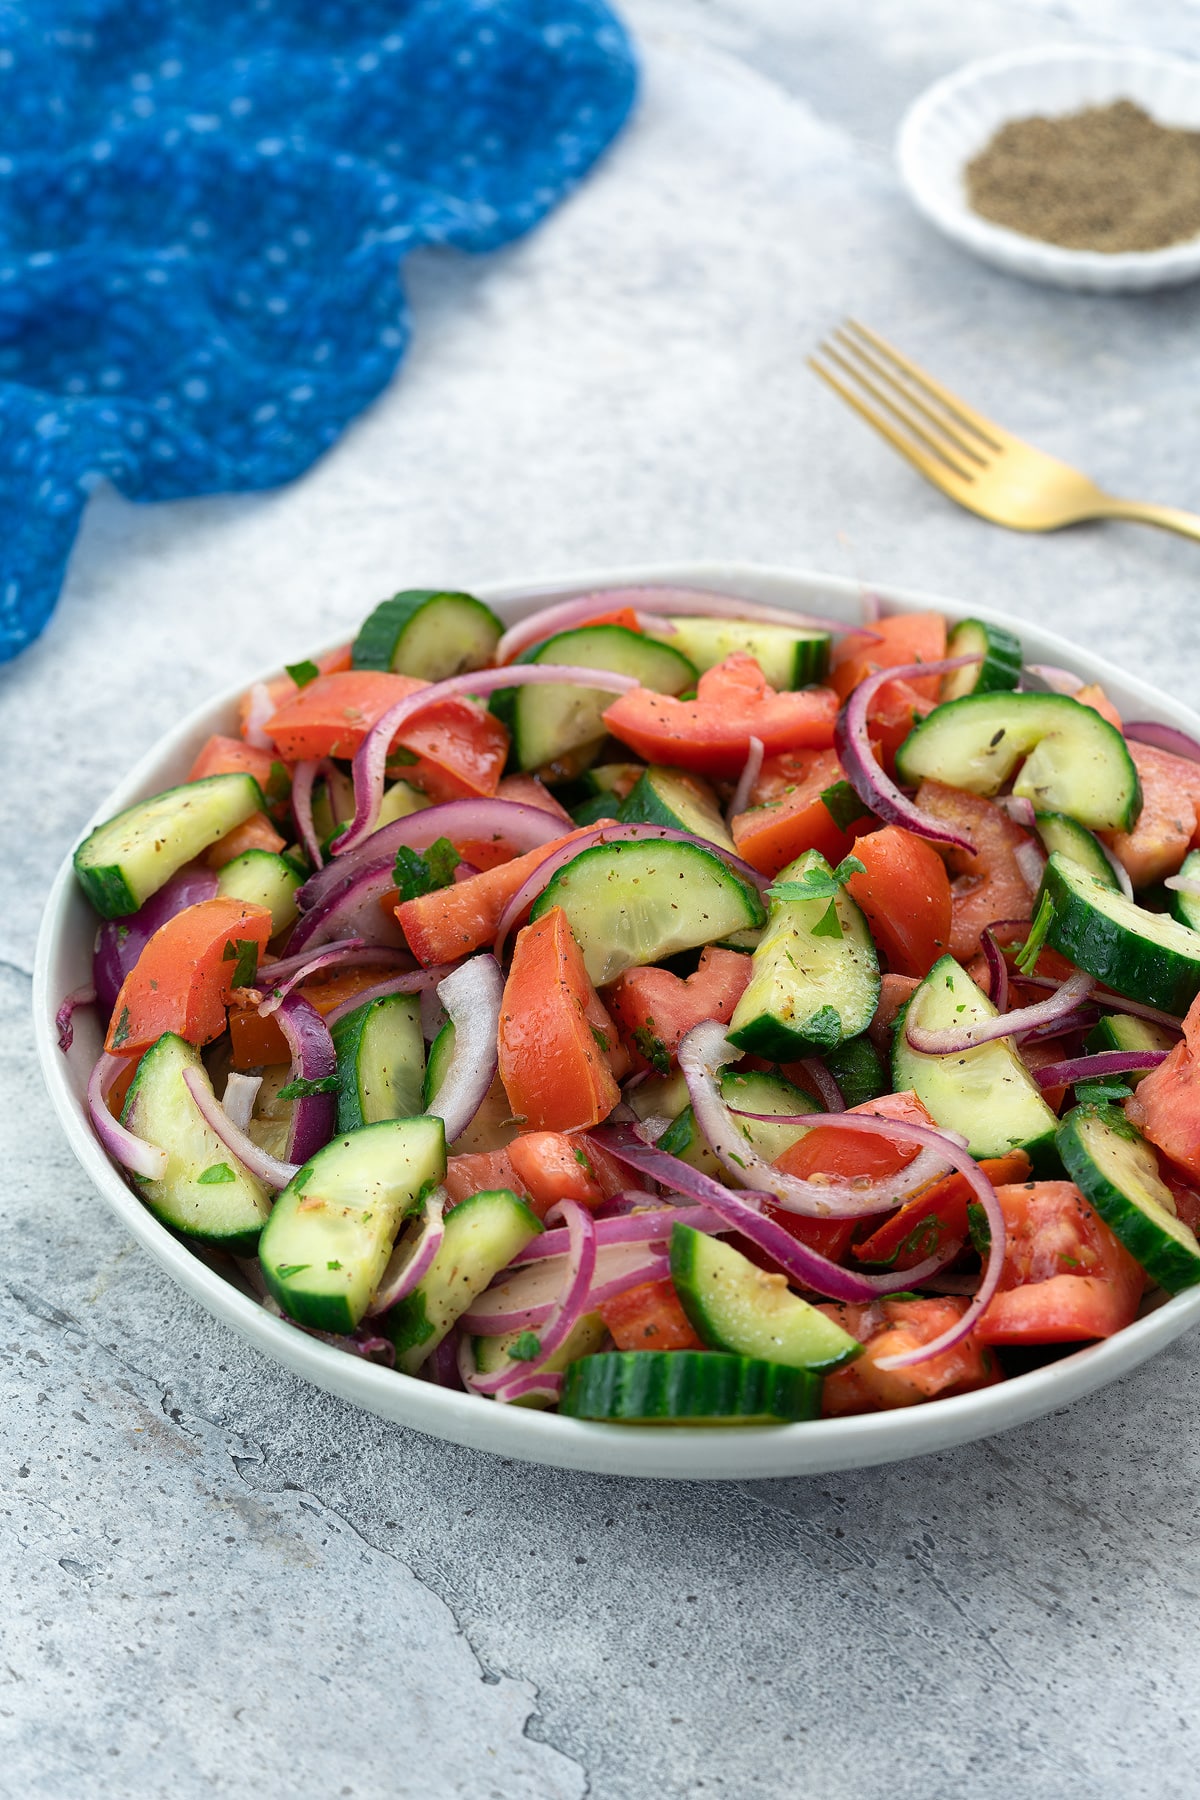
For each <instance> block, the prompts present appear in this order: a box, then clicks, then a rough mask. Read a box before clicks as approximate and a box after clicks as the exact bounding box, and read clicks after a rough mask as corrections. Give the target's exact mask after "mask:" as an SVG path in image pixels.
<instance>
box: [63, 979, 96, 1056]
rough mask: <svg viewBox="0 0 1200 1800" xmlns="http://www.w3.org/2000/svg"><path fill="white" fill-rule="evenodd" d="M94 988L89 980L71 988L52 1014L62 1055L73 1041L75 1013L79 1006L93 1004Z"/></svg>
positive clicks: (94, 997) (94, 999) (94, 998)
mask: <svg viewBox="0 0 1200 1800" xmlns="http://www.w3.org/2000/svg"><path fill="white" fill-rule="evenodd" d="M95 1003H96V990H95V988H94V987H93V986H92V984H91V982H90V981H89V982H88V983H87V985H86V987H77V988H73V989H72V990H71V992H70V993H69V994H68V995H67V997H66V999H65V1000H64V1001H63V1003H62V1005H61V1006H60V1007H59V1009H58V1011H57V1012H56V1013H55V1015H54V1024H55V1027H56V1029H57V1031H58V1047H59V1049H60V1050H61V1051H62V1053H63V1055H64V1056H65V1055H66V1054H67V1051H68V1050H69V1049H70V1048H71V1045H72V1044H73V1043H74V1042H75V1024H74V1019H75V1014H76V1013H77V1012H78V1010H79V1008H80V1007H81V1006H94V1005H95Z"/></svg>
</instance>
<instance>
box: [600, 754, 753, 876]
mask: <svg viewBox="0 0 1200 1800" xmlns="http://www.w3.org/2000/svg"><path fill="white" fill-rule="evenodd" d="M617 818H618V819H619V820H620V821H621V824H622V825H634V824H641V823H644V824H647V825H670V826H671V827H672V828H673V829H674V830H676V831H690V832H691V833H692V836H693V837H699V838H705V839H706V840H707V841H708V842H709V843H710V844H719V845H720V847H721V849H722V850H728V852H729V854H730V855H731V856H733V855H735V854H736V846H735V844H734V841H733V838H732V837H731V836H730V833H729V827H728V826H727V825H726V823H725V821H724V819H723V818H722V817H721V811H720V808H719V807H718V805H717V797H716V795H715V794H714V793H713V791H712V789H711V788H710V787H709V785H708V783H707V782H706V781H700V780H698V779H697V778H696V776H694V775H681V774H680V772H679V770H678V769H659V768H655V767H653V766H652V767H650V768H648V769H647V770H646V771H645V773H644V774H643V775H642V777H641V779H640V780H639V782H638V783H637V786H636V787H635V788H633V789H632V790H631V792H630V793H629V794H628V795H627V796H626V798H625V799H624V800H622V802H621V805H620V808H619V810H618V812H617Z"/></svg>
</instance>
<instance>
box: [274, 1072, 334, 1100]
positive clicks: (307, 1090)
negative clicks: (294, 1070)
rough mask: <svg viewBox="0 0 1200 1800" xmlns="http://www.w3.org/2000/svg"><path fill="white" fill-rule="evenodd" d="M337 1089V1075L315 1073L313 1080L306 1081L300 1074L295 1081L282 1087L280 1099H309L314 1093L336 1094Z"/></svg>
mask: <svg viewBox="0 0 1200 1800" xmlns="http://www.w3.org/2000/svg"><path fill="white" fill-rule="evenodd" d="M337 1091H338V1078H337V1076H336V1075H315V1076H314V1077H313V1078H312V1080H311V1081H306V1080H305V1079H304V1077H303V1076H302V1075H299V1076H297V1077H296V1079H295V1081H289V1082H288V1083H287V1085H286V1086H285V1087H281V1088H280V1090H279V1095H278V1098H279V1099H280V1100H307V1099H309V1097H310V1096H311V1095H313V1094H336V1093H337Z"/></svg>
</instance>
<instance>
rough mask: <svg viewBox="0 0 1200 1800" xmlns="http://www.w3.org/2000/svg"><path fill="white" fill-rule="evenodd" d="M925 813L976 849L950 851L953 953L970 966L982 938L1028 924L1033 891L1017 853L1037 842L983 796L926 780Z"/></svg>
mask: <svg viewBox="0 0 1200 1800" xmlns="http://www.w3.org/2000/svg"><path fill="white" fill-rule="evenodd" d="M917 805H918V806H919V807H920V809H921V811H922V812H924V813H928V814H929V815H930V817H931V818H934V819H938V820H940V821H941V822H942V823H943V824H946V825H953V826H957V827H958V829H959V830H960V831H962V832H964V833H965V834H966V836H967V837H969V838H970V840H971V842H972V843H973V844H974V846H975V849H974V852H972V851H970V850H955V849H950V850H947V852H946V860H947V862H948V864H949V866H950V872H951V875H952V876H953V878H954V879H953V880H952V881H951V883H950V914H951V926H950V954H951V955H952V956H956V957H957V958H958V960H959V962H966V961H967V960H968V959H969V958H970V957H972V956H974V954H975V952H976V951H977V950H978V948H979V938H980V933H981V932H982V931H983V929H984V927H985V926H987V925H994V924H995V923H996V921H997V920H998V919H1028V918H1029V917H1030V913H1031V909H1032V906H1033V889H1032V887H1030V885H1029V883H1028V882H1027V881H1026V879H1025V877H1024V875H1023V874H1022V873H1021V867H1020V864H1019V863H1018V862H1017V858H1016V851H1017V848H1018V846H1019V845H1021V844H1030V843H1033V842H1034V840H1033V838H1032V837H1031V836H1030V834H1029V832H1027V831H1023V830H1022V829H1021V827H1020V826H1019V825H1016V824H1014V823H1013V821H1012V820H1011V819H1010V818H1009V816H1008V814H1007V813H1006V812H1005V811H1004V809H1003V808H1002V807H999V806H997V805H996V802H995V801H994V800H986V799H985V798H984V797H983V795H982V794H968V793H967V792H965V790H964V789H962V788H954V787H947V786H946V785H945V783H944V782H941V781H923V782H922V783H921V785H920V787H919V788H918V789H917Z"/></svg>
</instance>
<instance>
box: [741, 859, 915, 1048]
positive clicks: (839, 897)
mask: <svg viewBox="0 0 1200 1800" xmlns="http://www.w3.org/2000/svg"><path fill="white" fill-rule="evenodd" d="M809 873H815V874H819V875H826V876H827V875H830V874H831V873H832V871H831V869H830V867H829V864H828V863H827V862H826V861H825V858H824V857H823V856H822V855H821V853H820V851H819V850H806V851H805V852H804V855H803V856H799V857H797V858H796V861H795V862H793V863H789V864H788V866H787V868H786V869H784V870H782V872H781V873H780V874H779V875H778V876H777V877H776V880H777V882H784V881H800V880H803V878H804V876H805V875H807V874H809ZM831 925H832V926H835V932H834V933H831V932H830V926H831ZM878 1004H879V958H878V957H877V956H876V954H875V945H874V943H873V942H872V939H871V933H870V931H869V930H868V929H867V922H866V920H865V919H864V918H863V915H862V913H861V912H860V911H859V908H858V907H857V906H856V904H855V903H854V901H853V900H852V899H851V898H850V895H849V894H848V893H847V892H846V890H845V888H844V887H842V888H839V889H838V891H837V894H836V896H835V898H834V899H833V900H832V901H831V900H829V899H819V900H774V901H772V902H771V915H770V919H769V920H768V923H767V929H766V931H765V932H764V933H763V937H762V941H761V943H760V944H759V946H758V948H757V950H756V951H755V952H754V964H753V970H752V972H751V976H750V982H749V985H748V986H747V988H746V989H745V991H744V993H743V994H742V997H741V999H740V1000H739V1001H738V1003H737V1006H736V1008H735V1010H734V1014H733V1018H732V1019H731V1020H730V1025H729V1041H730V1043H732V1044H736V1045H737V1046H738V1048H739V1049H741V1050H748V1051H751V1052H752V1053H753V1054H754V1055H755V1056H766V1057H770V1058H772V1059H774V1060H776V1061H779V1062H791V1061H794V1060H795V1058H796V1057H799V1056H808V1055H809V1054H810V1053H811V1052H812V1051H814V1050H818V1051H820V1050H827V1049H830V1048H831V1047H832V1046H833V1045H834V1044H840V1043H841V1041H842V1039H843V1038H850V1037H858V1035H859V1034H860V1033H861V1032H863V1031H865V1030H866V1029H867V1026H868V1025H869V1024H870V1023H871V1020H872V1019H873V1018H874V1016H875V1008H876V1007H877V1006H878Z"/></svg>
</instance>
